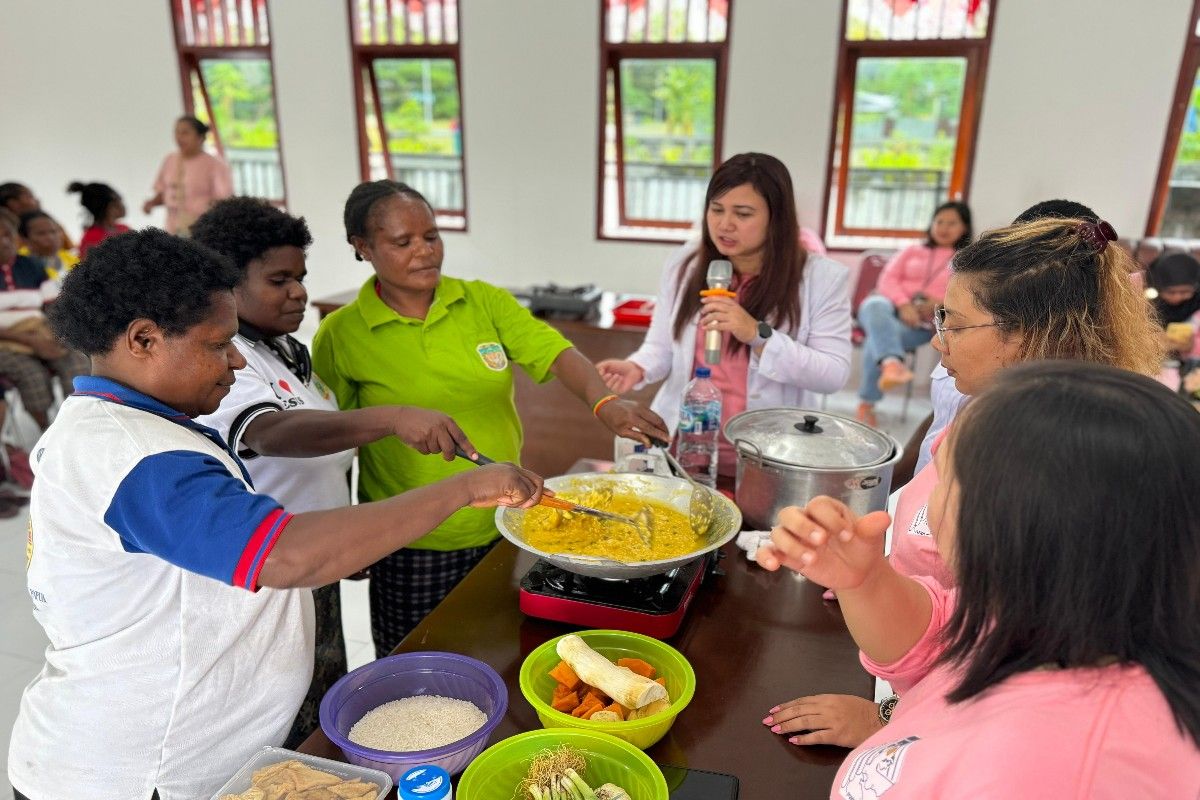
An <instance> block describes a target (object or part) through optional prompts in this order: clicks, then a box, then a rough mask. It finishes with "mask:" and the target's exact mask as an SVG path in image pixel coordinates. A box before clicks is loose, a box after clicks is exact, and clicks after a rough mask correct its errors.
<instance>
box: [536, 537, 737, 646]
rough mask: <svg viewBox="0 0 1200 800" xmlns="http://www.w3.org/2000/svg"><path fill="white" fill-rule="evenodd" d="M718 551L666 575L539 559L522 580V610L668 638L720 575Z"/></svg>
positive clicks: (589, 624)
mask: <svg viewBox="0 0 1200 800" xmlns="http://www.w3.org/2000/svg"><path fill="white" fill-rule="evenodd" d="M721 558H724V554H723V553H721V552H720V551H719V550H718V551H714V552H712V553H709V554H708V555H705V556H701V557H700V558H697V559H696V560H695V561H689V562H688V563H686V564H683V565H681V566H678V567H676V568H674V569H672V570H671V571H669V572H666V573H664V574H661V575H650V576H648V577H645V578H628V579H624V580H620V579H611V578H593V577H589V576H587V575H579V574H577V573H574V572H568V571H567V570H564V569H561V568H559V567H556V566H554V565H553V564H550V563H548V562H546V561H542V560H538V562H537V563H536V564H534V565H533V568H532V569H530V570H529V572H527V573H526V574H525V577H524V578H522V579H521V589H520V601H521V602H520V607H521V611H522V612H523V613H525V614H528V615H529V616H531V617H538V618H539V619H548V620H553V621H555V622H566V623H570V624H572V625H582V626H584V627H587V628H607V629H615V630H622V631H633V632H635V633H641V634H645V635H646V636H653V637H654V638H656V639H666V638H668V637H670V636H674V635H675V632H676V631H678V630H679V626H680V625H681V624H682V623H683V618H684V616H685V615H686V614H687V609H688V606H689V605H690V604H691V602H692V598H693V597H695V596H696V592H697V591H698V590H699V588H700V585H701V584H702V583H703V582H704V579H705V578H706V577H707V576H709V575H720V574H721V572H720V569H719V568H718V565H717V561H718V560H719V559H721Z"/></svg>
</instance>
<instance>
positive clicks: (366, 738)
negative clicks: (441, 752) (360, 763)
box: [349, 694, 487, 753]
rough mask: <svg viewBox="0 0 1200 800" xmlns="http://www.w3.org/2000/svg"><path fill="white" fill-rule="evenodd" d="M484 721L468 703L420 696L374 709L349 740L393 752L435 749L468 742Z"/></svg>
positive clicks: (436, 696)
mask: <svg viewBox="0 0 1200 800" xmlns="http://www.w3.org/2000/svg"><path fill="white" fill-rule="evenodd" d="M485 722H487V715H486V714H484V713H483V712H482V711H480V710H479V707H478V706H476V705H475V704H474V703H472V702H470V701H468V700H458V699H455V698H453V697H441V696H439V695H435V694H431V695H418V696H416V697H405V698H402V699H400V700H393V701H391V702H390V703H384V704H383V705H381V706H378V707H376V708H373V709H371V710H370V711H368V712H367V713H366V715H365V716H363V718H362V719H360V720H359V721H358V722H356V723H354V727H352V728H351V729H350V735H349V739H350V741H352V742H354V743H355V744H357V745H361V746H363V747H373V748H375V749H376V750H388V751H390V752H393V753H408V752H412V751H413V750H432V749H433V748H435V747H444V746H445V745H448V744H452V743H454V742H457V741H459V740H460V739H465V738H466V737H468V736H470V735H471V734H472V733H474V732H475V731H477V730H479V729H480V728H482V727H483V725H484V723H485Z"/></svg>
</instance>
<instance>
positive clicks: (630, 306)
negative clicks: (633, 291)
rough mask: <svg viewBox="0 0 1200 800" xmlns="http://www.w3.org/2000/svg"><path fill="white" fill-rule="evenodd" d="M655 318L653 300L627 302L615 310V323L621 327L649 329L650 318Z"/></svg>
mask: <svg viewBox="0 0 1200 800" xmlns="http://www.w3.org/2000/svg"><path fill="white" fill-rule="evenodd" d="M653 316H654V301H653V300H626V301H625V302H624V303H621V304H620V305H618V306H616V307H615V308H613V322H616V323H618V324H620V325H641V326H643V327H649V325H650V318H651V317H653Z"/></svg>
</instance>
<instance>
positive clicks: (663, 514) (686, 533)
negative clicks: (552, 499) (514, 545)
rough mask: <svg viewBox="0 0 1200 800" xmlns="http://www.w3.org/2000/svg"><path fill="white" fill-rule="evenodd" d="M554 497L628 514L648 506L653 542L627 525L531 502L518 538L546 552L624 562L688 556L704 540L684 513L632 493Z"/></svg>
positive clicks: (567, 494)
mask: <svg viewBox="0 0 1200 800" xmlns="http://www.w3.org/2000/svg"><path fill="white" fill-rule="evenodd" d="M558 496H559V497H561V498H563V499H564V500H570V501H572V502H574V503H578V504H579V505H584V506H590V507H591V508H596V509H599V510H600V511H610V512H612V513H614V514H622V515H624V516H627V517H636V516H637V514H638V512H639V511H641V510H642V509H644V508H645V509H649V511H650V515H649V516H650V530H651V537H650V539H651V544H650V546H647V545H646V543H645V542H644V541H643V540H642V537H641V536H640V535H639V534H638V531H637V529H636V528H634V527H633V526H631V525H626V524H623V523H620V522H613V521H609V520H602V519H597V518H596V517H593V516H590V515H588V514H576V513H573V512H570V511H559V510H557V509H553V508H546V507H545V506H535V507H533V508H530V509H526V510H525V515H524V521H523V524H522V526H521V536H522V537H523V538H524V539H525V541H526V542H528V543H529V545H530V546H531V547H535V548H537V549H538V550H541V551H542V552H544V553H561V554H564V555H577V556H596V557H598V558H611V559H613V560H615V561H625V562H635V561H659V560H661V559H664V558H675V557H677V556H682V555H686V554H688V553H692V552H695V551H696V550H699V549H700V548H702V547H703V546H704V540H703V538H702V537H700V536H696V535H695V534H694V533H693V532H692V526H691V523H690V522H689V521H688V515H687V514H684V513H683V512H681V511H678V510H676V509H674V508H672V507H671V506H669V505H667V504H666V503H661V502H657V501H654V500H646V499H643V498H641V497H637V496H635V495H631V494H613V493H612V492H611V491H606V490H603V489H599V490H592V491H586V492H561V493H560V494H559V495H558Z"/></svg>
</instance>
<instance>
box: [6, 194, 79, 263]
mask: <svg viewBox="0 0 1200 800" xmlns="http://www.w3.org/2000/svg"><path fill="white" fill-rule="evenodd" d="M0 208H4V209H7V210H8V211H10V212H12V215H13V218H14V219H17V220H19V219H20V218H21V215H22V214H28V213H29V212H30V211H41V210H42V202H41V201H40V200H38V199H37V195H35V194H34V193H33V190H31V189H30V188H29V187H28V186H26V185H25V184H23V183H16V182H13V181H10V182H9V183H3V184H0ZM55 224H57V222H56V223H55ZM58 230H59V233H60V235H61V241H60V242H59V245H58V247H59V249H60V250H74V249H75V243H74V242H73V241H71V237H70V236H68V235H67V232H66V230H64V229H63V227H62V226H61V225H59V227H58ZM18 244H25V242H24V241H21V242H18Z"/></svg>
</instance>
